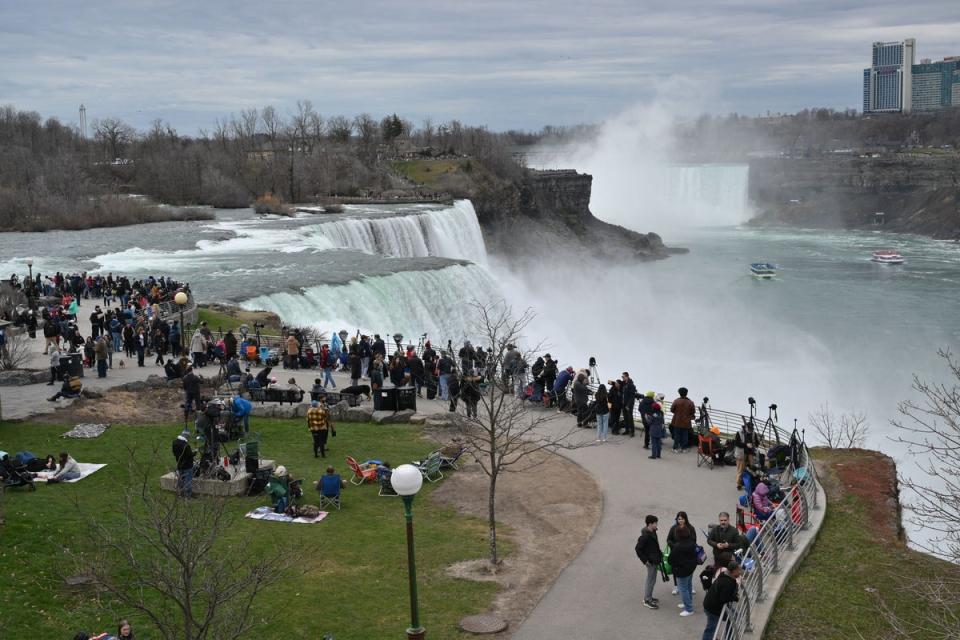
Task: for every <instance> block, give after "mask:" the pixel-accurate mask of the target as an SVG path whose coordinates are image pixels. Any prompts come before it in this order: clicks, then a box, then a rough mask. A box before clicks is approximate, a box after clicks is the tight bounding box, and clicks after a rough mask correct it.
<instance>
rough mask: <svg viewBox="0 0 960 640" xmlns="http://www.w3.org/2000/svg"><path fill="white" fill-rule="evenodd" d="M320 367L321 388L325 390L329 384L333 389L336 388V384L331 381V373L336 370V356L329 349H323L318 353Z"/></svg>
mask: <svg viewBox="0 0 960 640" xmlns="http://www.w3.org/2000/svg"><path fill="white" fill-rule="evenodd" d="M320 366H321V367H322V368H323V388H324V389H326V388H327V385H328V384H329V385H330V386H331V387H333V388H334V389H336V388H337V382H336V381H335V380H334V379H333V372H334V370H335V369H336V368H337V356H336V354H335V353H334V352H333V351H331V350H330V349H327V348H326V345H324V348H323V349H322V350H321V351H320Z"/></svg>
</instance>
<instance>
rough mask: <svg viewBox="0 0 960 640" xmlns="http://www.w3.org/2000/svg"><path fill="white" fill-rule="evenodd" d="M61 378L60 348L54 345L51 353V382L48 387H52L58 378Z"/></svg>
mask: <svg viewBox="0 0 960 640" xmlns="http://www.w3.org/2000/svg"><path fill="white" fill-rule="evenodd" d="M59 377H60V347H58V346H57V345H53V351H51V352H50V382H48V383H47V386H49V387H52V386H53V383H54V382H55V381H56V379H57V378H59Z"/></svg>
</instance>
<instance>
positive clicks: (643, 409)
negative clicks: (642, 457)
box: [637, 391, 657, 449]
mask: <svg viewBox="0 0 960 640" xmlns="http://www.w3.org/2000/svg"><path fill="white" fill-rule="evenodd" d="M655 395H656V394H654V392H653V391H647V393H646V395H644V396H643V397H642V398H640V404H638V405H637V413H639V414H640V423H641V424H642V425H643V448H644V449H649V448H650V414H652V413H653V405H654V404H656V403H657V401H656V400H655V399H654V396H655Z"/></svg>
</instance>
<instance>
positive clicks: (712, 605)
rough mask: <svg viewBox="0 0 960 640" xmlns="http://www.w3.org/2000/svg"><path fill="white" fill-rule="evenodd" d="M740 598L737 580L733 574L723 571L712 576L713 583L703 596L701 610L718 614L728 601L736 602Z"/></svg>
mask: <svg viewBox="0 0 960 640" xmlns="http://www.w3.org/2000/svg"><path fill="white" fill-rule="evenodd" d="M739 599H740V596H739V594H738V593H737V581H736V580H734V578H733V576H731V575H730V574H729V573H727V572H726V571H724V572H723V573H721V574H720V575H719V576H717V577H716V578H714V580H713V584H711V585H710V589H708V590H707V595H706V596H705V597H704V598H703V610H704V611H706V612H708V613H712V614H713V615H715V616H719V615H720V614H721V613H723V607H724V606H725V605H727V604H728V603H730V602H737V601H738V600H739Z"/></svg>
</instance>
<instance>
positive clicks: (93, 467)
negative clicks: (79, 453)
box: [36, 462, 107, 482]
mask: <svg viewBox="0 0 960 640" xmlns="http://www.w3.org/2000/svg"><path fill="white" fill-rule="evenodd" d="M77 466H79V467H80V477H79V478H76V479H74V480H64V482H80V481H81V480H83V479H84V478H86V477H87V476H88V475H90V474H91V473H96V472H97V471H100V469H103V468H104V467H105V466H107V465H105V464H92V463H90V462H78V463H77ZM52 475H53V472H50V471H41V472H40V473H38V474H36V479H37V480H41V481H43V482H46V481H47V478H49V477H50V476H52Z"/></svg>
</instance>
